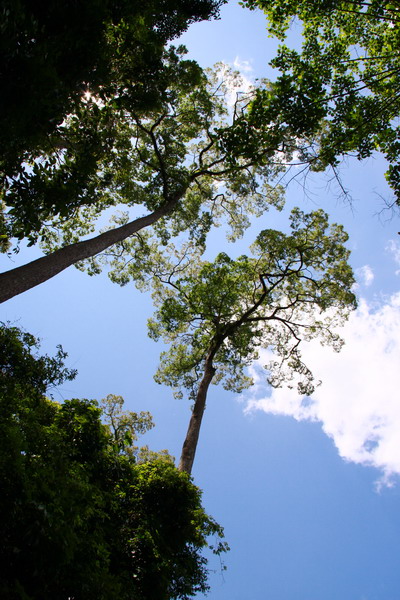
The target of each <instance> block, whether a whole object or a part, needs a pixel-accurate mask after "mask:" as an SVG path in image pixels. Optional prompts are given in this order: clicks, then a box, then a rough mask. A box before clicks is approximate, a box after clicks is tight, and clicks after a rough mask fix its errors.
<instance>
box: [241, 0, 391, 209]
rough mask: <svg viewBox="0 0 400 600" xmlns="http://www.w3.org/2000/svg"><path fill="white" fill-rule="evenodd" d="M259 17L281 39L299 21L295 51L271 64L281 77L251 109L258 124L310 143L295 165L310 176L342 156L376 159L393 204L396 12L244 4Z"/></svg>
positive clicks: (380, 7)
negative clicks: (384, 165) (268, 123)
mask: <svg viewBox="0 0 400 600" xmlns="http://www.w3.org/2000/svg"><path fill="white" fill-rule="evenodd" d="M243 4H244V5H246V6H248V7H250V8H253V9H254V8H256V7H259V8H261V9H263V10H264V11H265V13H266V15H267V18H268V29H269V32H270V34H271V35H276V36H278V37H279V38H280V39H284V38H285V35H286V31H287V29H288V27H289V26H290V24H291V22H292V19H293V18H294V17H297V18H298V19H299V20H300V21H301V25H302V34H303V46H302V49H301V52H297V51H295V50H293V49H291V48H289V47H287V46H285V45H283V46H281V47H280V49H279V51H278V54H277V56H276V58H274V59H273V61H271V64H272V65H273V66H274V67H277V68H278V69H279V70H280V72H281V75H280V76H279V78H278V80H277V81H276V83H274V84H273V85H272V86H271V88H270V90H269V91H263V92H261V93H260V94H259V95H258V98H257V100H256V102H255V103H254V106H253V109H252V111H253V116H254V122H255V124H257V123H258V122H260V121H262V119H264V118H268V120H270V119H271V116H272V119H274V120H275V122H276V123H280V124H282V125H284V126H285V127H286V126H289V127H291V128H292V129H293V131H294V132H295V133H297V135H298V136H299V137H301V136H307V137H310V136H311V137H313V136H315V137H316V139H317V141H316V143H313V144H311V147H310V148H309V150H308V151H307V152H305V153H304V154H303V155H302V156H300V158H301V159H303V160H304V161H306V162H309V163H310V164H311V168H313V169H314V170H321V169H324V168H326V167H327V166H328V165H330V166H332V167H334V168H335V167H336V166H337V165H338V162H339V160H340V158H341V157H342V156H343V155H346V154H351V153H355V154H356V155H357V157H358V158H359V159H362V158H365V157H367V156H370V155H371V154H372V153H373V152H374V151H376V150H377V151H380V152H382V153H383V155H384V156H385V157H386V158H387V160H388V162H389V169H388V171H387V173H386V177H387V179H388V182H389V184H390V186H391V187H392V188H393V190H394V192H395V196H396V202H397V203H399V202H400V185H399V171H400V165H399V161H398V156H399V152H398V148H399V144H400V137H399V135H400V134H399V131H400V130H399V127H398V117H399V114H400V94H399V89H400V83H399V69H400V63H399V48H400V27H399V23H400V12H399V8H398V6H396V5H395V4H393V3H389V2H384V1H382V0H370V1H369V2H364V1H363V0H354V1H352V2H347V1H345V0H318V1H315V0H300V1H293V0H283V1H282V0H279V1H277V0H245V1H244V2H243Z"/></svg>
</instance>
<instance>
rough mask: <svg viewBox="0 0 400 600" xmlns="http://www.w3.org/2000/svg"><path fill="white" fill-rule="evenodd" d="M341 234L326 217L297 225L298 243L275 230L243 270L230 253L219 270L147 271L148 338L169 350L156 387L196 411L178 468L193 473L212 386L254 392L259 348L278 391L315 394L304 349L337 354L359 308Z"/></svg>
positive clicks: (297, 219) (316, 215) (191, 265)
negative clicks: (266, 354) (310, 344)
mask: <svg viewBox="0 0 400 600" xmlns="http://www.w3.org/2000/svg"><path fill="white" fill-rule="evenodd" d="M346 240H347V235H346V233H345V232H344V231H343V229H342V227H341V226H338V225H331V226H329V224H328V217H327V215H326V214H325V213H324V212H323V211H321V210H319V211H316V212H313V213H310V214H304V213H303V212H301V211H300V210H298V209H296V210H294V211H293V212H292V216H291V233H290V234H284V233H281V232H279V231H275V230H272V229H268V230H265V231H263V232H262V233H260V235H259V236H258V237H257V240H256V242H255V243H254V244H253V246H252V252H253V256H252V257H248V256H240V257H239V258H238V259H237V260H233V259H231V258H229V257H228V256H227V255H226V254H224V253H222V254H219V255H218V256H217V258H216V259H215V261H214V262H203V261H200V260H197V261H194V260H193V257H191V259H189V255H188V256H187V262H186V264H185V260H181V261H180V262H179V263H178V266H176V267H175V268H173V269H170V270H169V272H168V270H167V269H166V268H165V263H164V262H163V261H162V260H161V262H159V263H158V264H157V262H154V260H152V259H150V261H149V272H152V274H153V285H154V286H155V291H154V297H155V301H156V303H157V305H158V308H157V312H156V314H155V317H154V318H153V319H151V320H150V322H149V328H150V329H149V331H150V336H151V337H152V338H153V339H155V340H158V339H159V338H160V337H162V338H163V339H164V341H166V342H167V343H169V344H170V348H169V350H167V351H166V352H164V353H163V354H162V355H161V364H160V367H159V369H158V371H157V374H156V377H155V379H156V381H157V382H159V383H164V384H167V385H169V386H171V387H173V388H174V390H175V392H176V393H177V394H178V395H180V396H181V395H182V389H184V390H186V391H187V392H188V393H189V397H190V398H191V399H192V401H193V402H194V405H193V410H192V416H191V419H190V423H189V427H188V431H187V435H186V439H185V441H184V444H183V449H182V455H181V459H180V464H179V468H180V469H181V470H182V471H185V472H187V473H190V472H191V470H192V466H193V460H194V456H195V452H196V447H197V442H198V438H199V432H200V426H201V421H202V418H203V414H204V409H205V405H206V399H207V395H208V391H209V386H210V384H211V383H219V382H220V381H221V380H222V381H223V385H224V387H225V389H228V390H233V391H236V392H240V391H241V390H243V389H244V388H245V387H248V386H249V385H251V380H250V379H249V377H248V376H247V375H246V373H245V368H246V367H247V366H249V365H250V364H251V363H252V362H253V361H254V360H255V359H256V358H257V357H258V351H259V349H260V348H265V349H268V350H270V352H271V353H272V356H273V359H271V362H270V364H269V365H267V367H266V368H267V371H268V373H269V375H268V381H269V383H270V384H272V385H274V386H279V385H281V384H282V383H284V382H285V381H288V382H289V384H290V382H291V381H292V380H293V379H294V378H295V377H297V378H298V390H299V392H300V393H302V394H310V393H311V392H312V391H313V389H314V384H313V375H312V373H311V371H310V369H309V368H308V367H307V366H306V365H305V364H304V362H303V360H302V357H301V351H300V344H301V343H302V342H303V341H307V340H311V339H314V338H316V339H319V340H321V342H323V343H326V344H330V345H332V346H333V347H334V349H335V350H339V349H340V347H341V343H342V341H341V339H340V337H339V336H338V334H337V333H336V331H335V327H336V326H337V325H339V324H341V323H342V322H343V321H344V320H345V319H346V318H347V317H348V315H349V313H350V311H351V310H352V309H353V308H354V307H355V297H354V294H353V293H352V291H351V288H352V285H353V283H354V278H353V274H352V270H351V268H350V266H349V265H348V262H347V259H348V256H349V251H348V250H347V249H346V247H345V245H344V244H345V242H346Z"/></svg>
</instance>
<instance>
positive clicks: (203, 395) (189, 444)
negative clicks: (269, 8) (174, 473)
mask: <svg viewBox="0 0 400 600" xmlns="http://www.w3.org/2000/svg"><path fill="white" fill-rule="evenodd" d="M214 375H215V368H214V367H213V364H212V357H210V356H208V358H207V359H206V363H205V368H204V375H203V377H202V380H201V382H200V385H199V389H198V391H197V395H196V400H195V403H194V406H193V411H192V416H191V418H190V421H189V427H188V430H187V433H186V438H185V441H184V442H183V447H182V454H181V458H180V461H179V466H178V469H179V470H180V471H184V472H185V473H189V475H190V474H191V472H192V468H193V461H194V457H195V454H196V448H197V442H198V439H199V434H200V427H201V422H202V419H203V415H204V410H205V408H206V400H207V392H208V388H209V387H210V383H211V381H212V378H213V377H214Z"/></svg>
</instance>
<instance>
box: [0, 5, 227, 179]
mask: <svg viewBox="0 0 400 600" xmlns="http://www.w3.org/2000/svg"><path fill="white" fill-rule="evenodd" d="M220 4H221V2H220V1H219V0H189V1H188V0H173V1H172V0H147V1H146V2H140V1H138V0H85V1H84V2H75V1H74V0H65V1H63V2H57V1H54V0H51V1H48V0H46V1H43V0H36V1H35V2H31V1H29V0H15V1H14V0H12V1H11V0H1V2H0V34H1V35H0V89H1V90H2V93H1V98H0V115H1V117H0V149H1V150H0V165H1V170H3V169H4V171H5V173H6V174H10V173H12V172H13V170H14V169H15V168H16V167H18V164H20V162H21V159H22V160H23V159H24V158H25V159H26V157H27V156H29V153H30V152H32V151H35V150H42V151H43V150H45V149H46V148H48V147H49V144H50V147H51V143H52V142H54V140H50V139H49V134H51V133H53V132H54V131H56V128H57V126H58V125H59V124H60V123H61V122H62V121H63V119H64V118H65V117H66V115H68V113H70V112H73V111H74V110H75V107H76V105H77V103H78V104H79V102H80V98H81V96H82V94H83V93H84V92H85V91H87V90H89V91H90V92H91V93H97V92H101V93H102V94H103V93H105V94H108V93H110V92H111V91H113V92H115V93H116V94H117V96H119V95H120V93H121V91H122V90H123V89H124V92H123V94H122V95H123V96H125V97H127V98H129V101H130V102H131V103H133V104H135V105H136V107H139V106H142V107H143V106H144V105H146V106H148V104H149V102H150V103H151V102H152V101H153V102H154V100H155V98H156V96H157V90H158V87H159V85H160V81H159V75H160V71H162V63H161V57H162V53H163V49H164V45H165V44H166V43H167V42H168V41H169V40H172V39H174V38H175V37H177V36H179V35H180V34H181V33H182V32H183V31H185V29H186V28H187V27H188V25H189V24H190V23H192V22H194V21H198V20H201V19H207V18H211V17H213V16H216V14H217V12H218V7H219V6H220ZM161 79H162V77H161Z"/></svg>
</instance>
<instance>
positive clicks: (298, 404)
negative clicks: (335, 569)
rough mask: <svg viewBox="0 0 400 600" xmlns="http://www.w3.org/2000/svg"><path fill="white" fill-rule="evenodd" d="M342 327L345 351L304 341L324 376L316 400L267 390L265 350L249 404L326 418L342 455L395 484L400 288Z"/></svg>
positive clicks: (399, 429) (399, 468) (399, 446)
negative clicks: (263, 365)
mask: <svg viewBox="0 0 400 600" xmlns="http://www.w3.org/2000/svg"><path fill="white" fill-rule="evenodd" d="M340 333H341V335H342V336H343V337H344V339H345V341H346V343H345V345H344V347H343V349H342V351H341V352H340V353H339V354H337V353H335V352H333V351H332V349H330V348H326V347H321V346H320V345H319V344H318V343H317V342H312V343H309V344H305V346H304V350H303V356H304V359H305V362H306V363H307V364H308V365H309V366H310V367H311V368H312V370H313V372H314V374H315V375H316V377H317V378H319V379H321V380H322V382H323V383H322V384H321V386H320V387H318V388H317V390H316V392H315V393H314V394H313V396H312V398H310V399H307V398H304V397H303V398H302V397H301V396H299V395H298V394H296V392H295V391H294V390H289V389H279V390H275V389H273V390H271V389H270V388H268V386H267V384H266V382H265V374H263V375H262V374H261V369H260V365H262V364H265V363H266V362H267V357H266V356H265V355H264V356H262V357H260V361H259V364H258V365H255V367H254V369H253V376H254V379H255V387H253V388H252V389H251V390H250V392H248V393H247V394H246V395H245V399H246V401H247V409H246V410H247V411H254V410H263V411H265V412H268V413H273V414H282V415H288V416H292V417H294V418H295V419H297V420H304V419H307V420H313V421H319V422H321V424H322V428H323V430H324V431H325V433H326V434H327V435H328V436H329V437H330V438H332V439H333V441H334V443H335V445H336V447H337V449H338V452H339V454H340V456H341V457H342V458H344V459H345V460H348V461H352V462H355V463H358V464H362V465H368V466H373V467H376V468H378V469H380V470H381V473H382V476H381V478H380V480H379V482H378V483H379V485H391V484H393V481H394V477H395V476H396V475H399V474H400V442H399V439H400V394H399V388H400V385H399V365H400V293H397V294H395V295H393V296H392V297H390V298H387V299H386V301H384V302H380V303H379V304H377V303H375V304H372V303H371V304H368V303H367V302H366V301H365V300H362V301H361V302H360V306H359V309H358V310H357V311H356V312H355V313H353V315H352V316H351V318H350V320H349V321H348V323H347V324H346V325H345V327H344V328H343V329H342V330H341V332H340Z"/></svg>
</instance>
